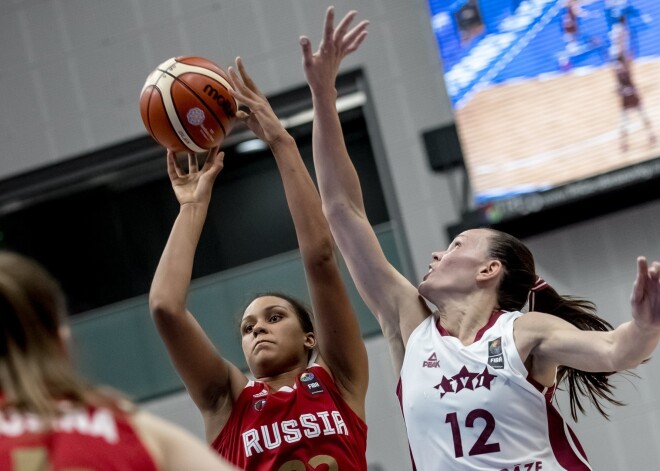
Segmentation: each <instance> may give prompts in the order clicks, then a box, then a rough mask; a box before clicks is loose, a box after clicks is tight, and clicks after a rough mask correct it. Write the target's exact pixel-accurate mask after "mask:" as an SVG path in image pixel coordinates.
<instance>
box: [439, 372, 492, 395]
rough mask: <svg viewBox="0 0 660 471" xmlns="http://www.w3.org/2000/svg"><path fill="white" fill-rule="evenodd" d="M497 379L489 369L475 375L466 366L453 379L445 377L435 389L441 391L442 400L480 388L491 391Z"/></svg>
mask: <svg viewBox="0 0 660 471" xmlns="http://www.w3.org/2000/svg"><path fill="white" fill-rule="evenodd" d="M495 378H497V376H496V375H494V374H491V373H490V372H489V371H488V367H486V368H484V370H483V371H482V372H481V373H473V372H471V371H469V370H468V369H467V367H466V366H463V368H461V370H460V371H459V372H458V373H457V374H455V375H454V376H452V377H451V378H447V377H446V376H444V375H443V376H442V381H440V383H439V384H436V385H435V386H433V388H434V389H437V390H438V391H440V399H442V398H443V397H444V396H445V394H449V393H454V394H458V393H459V392H461V391H464V390H469V391H474V390H475V389H479V388H486V389H488V390H490V385H491V383H492V382H493V381H494V380H495Z"/></svg>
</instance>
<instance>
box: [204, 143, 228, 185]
mask: <svg viewBox="0 0 660 471" xmlns="http://www.w3.org/2000/svg"><path fill="white" fill-rule="evenodd" d="M219 150H220V146H218V147H214V148H213V149H211V150H209V153H208V156H207V158H206V162H205V163H204V171H205V172H207V173H209V174H210V175H211V176H212V177H213V178H215V177H216V176H217V175H218V173H220V170H222V168H223V167H224V162H225V153H224V152H219Z"/></svg>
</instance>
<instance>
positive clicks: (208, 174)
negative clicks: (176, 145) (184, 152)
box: [167, 147, 225, 206]
mask: <svg viewBox="0 0 660 471" xmlns="http://www.w3.org/2000/svg"><path fill="white" fill-rule="evenodd" d="M224 157H225V154H224V152H218V148H217V147H214V148H213V149H211V150H210V151H209V152H208V155H207V156H206V161H205V162H204V165H203V166H202V168H201V169H200V168H199V164H198V161H197V155H196V154H194V153H192V152H190V153H188V171H187V172H186V171H184V170H183V169H182V168H181V166H180V165H179V163H178V162H177V159H176V155H175V154H174V152H173V151H172V150H168V151H167V174H168V175H169V177H170V181H171V182H172V188H173V189H174V194H175V195H176V199H177V200H178V201H179V204H180V205H182V206H183V205H184V204H198V203H202V204H208V203H209V201H211V193H212V191H213V183H214V182H215V179H216V177H217V176H218V174H219V173H220V171H221V170H222V168H223V166H224Z"/></svg>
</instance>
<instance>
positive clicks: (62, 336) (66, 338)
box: [58, 325, 71, 356]
mask: <svg viewBox="0 0 660 471" xmlns="http://www.w3.org/2000/svg"><path fill="white" fill-rule="evenodd" d="M58 334H59V340H60V348H62V351H63V352H64V354H65V355H66V356H69V344H70V343H71V328H70V327H69V326H68V325H62V326H60V328H59V329H58Z"/></svg>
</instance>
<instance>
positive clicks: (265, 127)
mask: <svg viewBox="0 0 660 471" xmlns="http://www.w3.org/2000/svg"><path fill="white" fill-rule="evenodd" d="M236 68H237V69H238V73H237V72H236V69H234V68H233V67H229V69H228V71H229V79H230V80H231V84H232V87H233V90H230V93H231V94H232V96H233V97H234V98H236V100H238V101H239V102H241V104H243V105H246V106H247V107H248V111H244V110H239V111H238V112H237V113H236V117H237V118H238V119H240V120H241V121H243V122H244V123H245V124H246V125H247V127H248V128H250V129H251V130H252V132H253V133H254V134H256V136H257V137H258V138H259V139H261V140H262V141H264V142H265V143H266V144H268V145H273V144H274V143H275V142H277V140H278V139H280V138H281V137H282V136H285V135H287V132H286V130H285V129H284V127H283V126H282V123H281V122H280V120H279V119H278V118H277V116H276V115H275V112H274V111H273V108H272V107H271V106H270V103H269V102H268V99H267V98H266V97H265V96H264V94H263V93H261V91H260V90H259V88H258V87H257V85H256V84H255V83H254V81H253V80H252V78H251V77H250V75H248V73H247V71H246V70H245V66H244V65H243V61H242V60H241V58H240V57H237V58H236ZM239 74H240V75H239Z"/></svg>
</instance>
